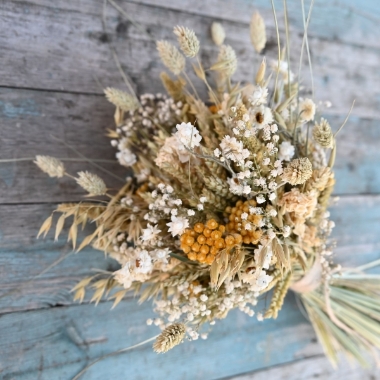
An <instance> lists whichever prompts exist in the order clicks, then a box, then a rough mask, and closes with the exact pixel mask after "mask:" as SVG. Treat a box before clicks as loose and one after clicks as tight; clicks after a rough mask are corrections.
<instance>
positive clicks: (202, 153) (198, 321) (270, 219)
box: [35, 13, 380, 364]
mask: <svg viewBox="0 0 380 380" xmlns="http://www.w3.org/2000/svg"><path fill="white" fill-rule="evenodd" d="M211 32H212V38H213V41H214V42H215V44H216V45H218V46H219V54H218V56H217V57H215V63H214V64H213V65H212V66H211V67H207V68H206V67H204V65H202V63H201V61H200V58H199V50H200V42H199V40H198V38H197V36H196V34H195V33H194V31H192V30H190V29H188V28H186V27H183V26H176V27H175V28H174V35H175V36H176V37H177V39H178V45H179V48H180V50H179V49H178V48H177V47H176V46H175V45H174V44H173V43H172V42H169V41H158V42H157V50H158V54H159V56H160V58H161V61H162V63H163V64H164V66H165V67H166V68H167V69H168V70H169V72H170V74H172V75H174V78H173V76H172V75H169V74H168V73H167V72H163V73H162V74H161V80H162V83H163V86H164V87H165V89H166V91H167V95H163V94H144V95H141V96H140V97H137V96H136V95H134V93H133V92H132V91H130V93H126V92H124V91H121V90H118V89H115V88H107V89H106V90H105V94H106V97H107V99H108V100H109V101H110V102H111V103H113V104H114V105H115V107H116V110H115V117H114V118H115V124H116V128H115V130H112V131H109V137H110V138H111V144H112V146H114V147H115V148H116V149H117V153H116V157H117V159H118V161H119V163H120V165H123V166H125V167H127V168H129V169H131V171H130V172H129V173H131V174H130V176H129V177H128V178H127V179H126V181H125V185H124V186H123V187H122V188H121V189H120V190H119V191H118V192H117V193H116V194H111V191H110V190H108V189H107V186H106V184H105V183H104V181H103V180H102V179H101V178H100V177H99V176H97V175H95V174H92V173H90V172H87V171H83V172H79V173H78V175H77V176H76V177H73V178H74V179H75V181H76V182H77V183H78V185H79V186H81V187H82V188H83V189H84V190H86V191H87V192H88V194H89V196H91V198H94V197H102V198H99V201H97V200H91V201H83V202H80V203H78V204H62V205H60V206H59V207H58V208H57V210H56V211H55V212H56V213H58V214H60V216H59V219H58V221H57V222H56V233H55V236H56V237H58V235H59V234H60V232H61V231H62V228H63V226H64V224H65V222H66V219H69V218H71V219H72V224H71V228H70V230H69V240H72V242H73V246H74V248H76V247H77V234H78V228H79V227H80V226H81V225H86V224H91V225H94V226H95V227H94V229H93V233H92V234H90V235H89V236H86V237H84V239H83V241H82V242H81V244H80V245H79V247H78V250H81V249H82V248H83V247H85V246H86V245H92V246H93V247H94V248H96V249H98V250H101V251H104V252H105V253H107V255H108V256H110V257H112V258H114V259H115V260H117V261H118V262H119V263H120V266H121V267H120V269H119V270H117V271H116V272H114V273H111V274H105V273H96V274H95V275H94V276H91V277H89V278H85V279H83V280H82V281H80V282H79V283H78V284H77V285H76V286H75V288H74V291H75V296H74V298H75V300H79V301H82V300H83V299H84V297H85V292H86V289H88V288H92V289H94V290H95V292H94V295H93V297H92V301H95V302H96V303H98V302H99V301H100V299H101V298H102V297H103V296H107V297H109V298H110V299H114V301H115V302H114V306H116V305H117V304H118V303H119V302H120V301H121V300H122V299H123V297H124V296H125V295H126V294H127V292H135V293H136V294H139V295H140V301H141V302H142V301H145V300H149V299H153V304H154V310H155V312H156V313H157V318H155V319H154V320H151V319H149V320H147V323H148V324H149V325H150V324H154V325H156V326H158V327H159V328H160V329H161V330H162V332H161V334H160V335H159V336H158V337H157V339H156V341H155V343H154V346H153V347H154V350H155V351H156V352H158V353H162V352H166V351H168V350H170V349H172V348H173V347H174V346H175V345H177V344H179V343H180V342H182V341H183V339H184V338H185V337H187V338H188V339H190V340H196V339H198V337H201V338H206V337H207V333H206V332H205V330H204V329H202V326H204V325H206V324H208V325H213V324H214V323H215V322H216V321H217V320H218V319H222V318H225V317H226V316H227V314H228V313H229V311H230V310H232V309H235V308H238V309H239V310H241V311H242V312H244V313H246V314H248V315H249V316H255V317H256V318H257V319H258V320H264V319H266V318H276V317H277V315H278V313H279V311H280V310H281V307H282V305H283V302H284V298H285V295H286V294H287V292H288V291H289V290H290V289H291V290H293V291H295V292H296V293H297V294H298V295H299V297H300V299H301V301H302V304H303V307H304V308H305V310H306V312H307V314H308V316H309V318H310V321H311V323H312V324H313V326H314V328H315V330H316V333H317V335H318V338H319V340H320V342H321V343H322V344H323V346H324V349H325V352H326V354H328V355H329V357H330V359H331V360H332V361H333V363H336V362H337V353H338V352H339V351H344V352H345V353H347V354H348V355H349V356H353V357H354V358H356V359H357V360H359V361H360V362H361V363H363V364H364V363H365V361H366V354H365V351H368V352H370V353H372V352H374V351H375V349H376V348H380V324H379V321H380V297H379V292H380V286H379V284H380V282H379V277H377V276H374V275H372V276H371V275H366V274H365V273H363V272H362V270H364V269H365V268H364V267H363V268H357V271H356V272H352V271H351V272H349V271H345V270H344V269H341V268H340V267H337V266H335V265H334V264H333V263H332V261H331V254H332V244H331V242H329V240H328V239H329V235H330V233H331V230H332V228H333V226H334V223H333V222H332V221H330V220H329V212H328V211H327V208H328V205H329V200H330V197H331V194H332V191H333V187H334V183H335V179H334V172H333V170H332V168H333V165H334V158H335V153H336V142H335V136H336V134H335V135H334V133H333V132H332V129H331V127H330V124H329V122H328V121H327V120H326V119H324V118H322V117H321V116H320V111H322V110H323V107H324V106H326V104H324V103H319V104H318V105H317V104H316V103H315V102H314V100H313V99H310V98H308V97H305V96H302V89H301V86H300V83H299V78H298V80H297V78H296V76H295V75H294V74H293V73H292V71H291V70H290V62H289V55H288V51H289V50H288V49H286V48H285V49H284V50H282V51H281V49H280V46H279V47H278V52H279V56H278V59H277V60H274V61H272V62H270V64H269V63H267V62H266V60H265V59H263V61H262V63H261V65H260V66H259V67H258V69H257V74H256V77H255V80H254V81H253V83H249V80H248V79H249V78H247V82H245V83H235V82H233V81H232V76H233V74H234V72H235V71H236V70H237V66H238V60H237V57H236V53H235V51H234V50H233V48H232V47H231V46H229V45H225V44H224V38H225V33H224V30H223V28H222V26H221V25H220V24H218V23H214V24H213V25H212V29H211ZM250 33H251V40H252V44H253V46H254V48H255V49H256V51H257V52H258V53H260V52H261V51H262V50H263V49H264V47H265V43H266V34H265V25H264V21H263V19H262V18H261V16H260V15H259V14H258V13H255V14H254V15H253V17H252V22H251V30H250ZM305 34H306V33H305ZM186 58H188V60H186ZM189 61H190V62H189ZM190 64H191V66H192V69H193V70H194V72H195V74H196V76H197V77H198V78H199V80H201V81H202V82H203V83H204V85H205V89H206V90H207V95H203V96H200V95H199V94H198V92H197V90H196V87H195V86H194V85H193V83H192V80H191V79H190V78H189V76H188V74H187V67H186V66H189V65H190ZM327 105H328V104H327ZM35 162H36V164H37V165H38V166H39V167H40V168H41V169H42V170H43V171H44V172H46V173H47V174H49V175H50V176H51V177H62V176H64V175H69V174H68V173H67V172H66V169H65V167H64V165H63V163H62V162H61V161H60V160H58V159H55V158H53V157H47V156H37V158H36V161H35ZM105 199H106V201H105ZM52 220H53V215H52V216H50V217H49V218H48V219H47V220H46V221H45V223H44V224H43V225H42V227H41V230H40V234H42V233H45V234H46V233H47V231H48V230H49V229H50V227H51V225H52ZM264 294H270V297H271V301H270V303H269V306H268V307H267V308H266V309H264V310H262V309H257V308H258V305H257V303H258V300H259V299H260V297H262V295H264ZM363 352H364V353H363Z"/></svg>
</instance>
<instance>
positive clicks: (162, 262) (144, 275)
mask: <svg viewBox="0 0 380 380" xmlns="http://www.w3.org/2000/svg"><path fill="white" fill-rule="evenodd" d="M124 244H125V242H124V243H122V244H121V245H120V246H117V245H116V246H114V247H113V248H114V250H115V251H116V250H117V251H118V252H117V251H116V253H118V255H112V254H111V256H112V257H114V258H116V259H118V260H119V262H120V263H121V264H122V268H121V269H119V270H118V271H116V272H115V274H114V275H115V279H116V280H117V281H118V282H119V283H120V284H122V285H123V287H124V288H125V289H129V288H130V287H131V286H132V284H133V282H135V281H137V282H145V281H147V280H148V279H149V278H150V276H151V274H152V272H153V271H154V270H160V271H165V270H168V269H170V265H169V257H170V256H169V255H170V250H169V249H168V248H156V249H151V250H148V249H144V248H141V247H138V246H137V247H126V246H124Z"/></svg>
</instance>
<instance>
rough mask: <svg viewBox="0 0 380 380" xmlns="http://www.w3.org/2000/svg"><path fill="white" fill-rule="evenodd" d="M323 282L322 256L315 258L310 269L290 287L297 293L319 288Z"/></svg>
mask: <svg viewBox="0 0 380 380" xmlns="http://www.w3.org/2000/svg"><path fill="white" fill-rule="evenodd" d="M321 282H322V266H321V258H320V256H317V257H316V258H315V261H314V264H313V266H312V267H311V268H310V270H309V271H308V272H307V273H306V274H305V275H304V276H303V277H302V278H301V279H300V280H298V281H296V282H295V283H294V284H292V286H291V287H290V289H291V290H293V292H296V293H309V292H312V291H313V290H315V289H317V288H318V286H319V285H321Z"/></svg>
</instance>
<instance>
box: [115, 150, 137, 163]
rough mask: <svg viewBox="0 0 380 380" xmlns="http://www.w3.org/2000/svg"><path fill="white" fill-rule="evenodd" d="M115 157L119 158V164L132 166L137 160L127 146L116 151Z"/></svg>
mask: <svg viewBox="0 0 380 380" xmlns="http://www.w3.org/2000/svg"><path fill="white" fill-rule="evenodd" d="M116 158H117V159H118V160H119V163H120V165H123V166H132V165H134V164H135V163H136V162H137V157H136V155H135V154H134V153H132V152H131V151H130V150H129V149H128V148H125V149H123V150H122V151H120V152H117V153H116Z"/></svg>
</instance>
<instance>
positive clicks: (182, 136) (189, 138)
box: [175, 123, 202, 148]
mask: <svg viewBox="0 0 380 380" xmlns="http://www.w3.org/2000/svg"><path fill="white" fill-rule="evenodd" d="M176 128H177V131H178V132H176V134H175V135H176V136H177V138H178V140H179V141H180V142H181V143H182V144H183V145H184V146H186V147H187V148H194V147H196V146H199V145H200V142H201V140H202V136H201V135H200V134H199V131H198V129H197V128H195V127H194V126H193V125H191V123H181V124H177V126H176Z"/></svg>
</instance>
